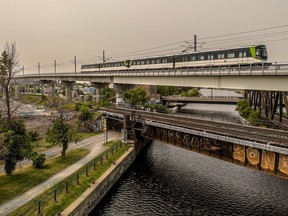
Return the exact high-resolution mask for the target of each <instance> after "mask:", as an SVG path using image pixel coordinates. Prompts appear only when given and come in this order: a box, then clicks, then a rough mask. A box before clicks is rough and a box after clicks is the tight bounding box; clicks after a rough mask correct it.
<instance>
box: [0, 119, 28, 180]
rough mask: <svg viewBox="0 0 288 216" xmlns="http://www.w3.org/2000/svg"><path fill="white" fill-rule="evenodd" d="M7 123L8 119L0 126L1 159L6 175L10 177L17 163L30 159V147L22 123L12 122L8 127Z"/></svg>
mask: <svg viewBox="0 0 288 216" xmlns="http://www.w3.org/2000/svg"><path fill="white" fill-rule="evenodd" d="M7 121H8V119H5V120H3V121H1V124H0V134H1V136H0V146H2V151H1V152H2V154H1V159H3V160H4V162H5V167H4V169H5V172H6V174H7V175H12V173H13V171H14V170H15V167H16V164H17V161H22V160H24V158H30V156H31V153H32V147H31V145H30V142H29V138H28V135H27V131H26V128H25V125H24V123H23V122H22V121H17V120H12V121H11V123H10V125H8V123H7ZM3 149H4V151H3Z"/></svg>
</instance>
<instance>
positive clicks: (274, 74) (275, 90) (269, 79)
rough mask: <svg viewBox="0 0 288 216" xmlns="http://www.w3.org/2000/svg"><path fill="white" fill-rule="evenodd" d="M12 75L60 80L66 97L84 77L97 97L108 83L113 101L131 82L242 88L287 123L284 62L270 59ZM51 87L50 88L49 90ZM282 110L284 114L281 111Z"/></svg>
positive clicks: (268, 112)
mask: <svg viewBox="0 0 288 216" xmlns="http://www.w3.org/2000/svg"><path fill="white" fill-rule="evenodd" d="M14 79H16V80H18V81H19V82H20V80H30V81H32V82H34V81H40V82H42V83H46V84H49V83H50V84H51V85H52V94H53V92H54V91H55V87H53V86H55V84H53V83H54V82H55V81H61V82H62V83H63V84H64V85H65V86H66V96H67V98H68V99H69V98H70V94H71V89H72V87H73V84H74V83H75V82H76V81H88V82H91V84H92V85H94V86H95V87H96V91H97V94H98V95H99V97H98V98H100V97H101V88H103V87H105V86H108V85H109V87H110V88H113V89H114V90H115V91H116V103H117V102H118V103H121V102H123V93H124V92H125V91H127V90H129V89H131V88H132V87H133V86H134V85H150V86H159V85H160V86H161V85H163V86H181V87H199V88H213V89H235V90H246V98H248V101H249V105H250V106H251V107H254V109H256V108H257V109H259V110H260V113H261V115H262V116H263V117H264V118H266V119H269V120H272V121H274V120H275V119H277V124H278V125H279V126H281V125H282V123H283V122H286V123H287V124H288V119H287V113H288V85H287V83H288V64H277V63H274V64H272V65H270V66H269V67H267V66H264V65H262V67H261V66H259V65H250V66H248V67H247V66H245V67H244V66H241V65H239V67H238V68H232V67H231V68H230V67H225V68H223V67H219V68H216V67H213V68H212V67H210V68H203V67H202V68H182V69H167V68H158V69H150V70H149V69H148V70H147V69H146V70H144V69H139V70H133V69H127V70H124V71H105V72H99V71H95V72H93V73H78V74H77V73H48V74H26V75H18V76H15V77H14ZM53 89H54V90H53ZM284 111H286V115H285V114H283V112H284Z"/></svg>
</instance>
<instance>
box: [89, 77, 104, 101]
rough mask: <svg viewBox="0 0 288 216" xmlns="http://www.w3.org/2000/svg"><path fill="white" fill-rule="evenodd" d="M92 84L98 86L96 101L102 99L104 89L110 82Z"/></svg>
mask: <svg viewBox="0 0 288 216" xmlns="http://www.w3.org/2000/svg"><path fill="white" fill-rule="evenodd" d="M91 86H93V87H95V88H96V102H97V103H98V102H100V101H101V99H102V89H103V88H105V87H107V86H108V83H98V82H91Z"/></svg>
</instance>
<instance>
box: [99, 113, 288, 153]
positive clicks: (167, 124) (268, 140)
mask: <svg viewBox="0 0 288 216" xmlns="http://www.w3.org/2000/svg"><path fill="white" fill-rule="evenodd" d="M101 110H103V111H106V113H107V114H108V115H110V114H111V115H113V114H118V115H120V116H121V115H123V116H124V115H134V116H135V117H136V119H138V120H139V121H143V120H145V122H146V124H147V125H154V126H161V127H164V128H167V129H173V130H178V131H181V132H187V133H192V134H195V135H201V136H204V137H208V138H213V139H218V140H223V141H228V142H232V143H236V144H241V145H245V146H250V147H255V148H256V147H257V148H259V149H264V150H269V151H273V152H278V153H282V154H286V155H287V154H288V133H287V132H286V131H281V130H275V129H268V128H258V127H252V126H246V125H239V124H232V123H223V122H215V121H210V120H202V119H194V118H187V117H181V116H175V115H167V114H160V113H151V112H145V111H139V110H137V111H136V110H128V109H123V108H113V109H111V108H101Z"/></svg>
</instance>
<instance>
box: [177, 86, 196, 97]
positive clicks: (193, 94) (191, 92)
mask: <svg viewBox="0 0 288 216" xmlns="http://www.w3.org/2000/svg"><path fill="white" fill-rule="evenodd" d="M181 96H184V97H198V96H200V92H199V89H197V88H192V89H189V90H188V91H187V90H184V91H181Z"/></svg>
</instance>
